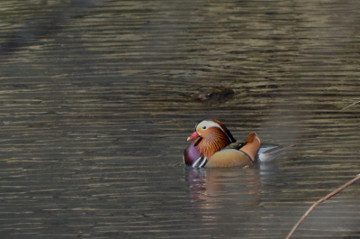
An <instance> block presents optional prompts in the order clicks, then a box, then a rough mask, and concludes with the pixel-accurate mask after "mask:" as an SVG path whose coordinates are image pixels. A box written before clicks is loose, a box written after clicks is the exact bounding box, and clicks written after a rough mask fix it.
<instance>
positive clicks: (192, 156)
mask: <svg viewBox="0 0 360 239" xmlns="http://www.w3.org/2000/svg"><path fill="white" fill-rule="evenodd" d="M200 156H201V155H200V153H199V150H198V147H197V141H194V142H192V143H191V144H190V145H189V146H188V147H187V148H186V149H185V150H184V161H185V164H187V165H193V163H194V162H195V161H196V160H197V159H198V158H199V157H200Z"/></svg>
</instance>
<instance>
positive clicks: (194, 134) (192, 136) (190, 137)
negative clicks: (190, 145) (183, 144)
mask: <svg viewBox="0 0 360 239" xmlns="http://www.w3.org/2000/svg"><path fill="white" fill-rule="evenodd" d="M198 137H200V135H199V133H198V132H197V131H194V133H192V134H191V135H190V136H189V137H188V138H187V141H190V140H193V139H196V138H198Z"/></svg>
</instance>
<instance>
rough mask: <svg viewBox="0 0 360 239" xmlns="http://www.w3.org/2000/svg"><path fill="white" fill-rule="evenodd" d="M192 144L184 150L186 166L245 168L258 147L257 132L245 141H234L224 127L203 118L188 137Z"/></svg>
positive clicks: (252, 160) (214, 121)
mask: <svg viewBox="0 0 360 239" xmlns="http://www.w3.org/2000/svg"><path fill="white" fill-rule="evenodd" d="M191 140H193V142H192V143H191V144H190V145H189V146H188V147H187V148H186V149H185V151H184V157H183V158H184V161H185V164H187V165H190V166H192V167H193V168H202V167H205V165H206V167H207V168H208V167H235V166H238V167H248V166H251V165H253V164H254V163H255V161H256V155H257V152H258V150H259V148H260V139H259V137H258V136H257V134H256V133H250V134H249V136H248V138H247V140H246V141H245V142H237V141H236V140H235V138H234V137H233V136H232V134H231V133H230V131H229V130H228V129H227V128H226V126H225V125H224V124H222V123H221V122H220V121H218V120H215V119H206V120H203V121H200V122H199V123H198V124H196V125H195V131H194V132H193V133H192V134H191V135H190V136H189V137H188V138H187V141H191Z"/></svg>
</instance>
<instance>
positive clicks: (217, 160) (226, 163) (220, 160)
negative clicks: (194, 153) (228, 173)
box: [206, 149, 253, 168]
mask: <svg viewBox="0 0 360 239" xmlns="http://www.w3.org/2000/svg"><path fill="white" fill-rule="evenodd" d="M252 164H253V162H252V160H251V159H250V157H249V156H248V155H247V154H246V153H244V152H242V151H239V150H235V149H223V150H220V151H218V152H216V153H215V154H214V155H213V156H211V158H210V159H209V161H208V162H207V164H206V167H207V168H211V167H213V168H215V167H248V166H250V165H252Z"/></svg>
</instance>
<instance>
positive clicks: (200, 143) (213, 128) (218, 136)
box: [187, 119, 236, 158]
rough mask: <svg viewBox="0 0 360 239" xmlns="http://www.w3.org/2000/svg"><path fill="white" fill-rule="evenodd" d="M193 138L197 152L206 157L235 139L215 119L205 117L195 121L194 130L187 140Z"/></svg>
mask: <svg viewBox="0 0 360 239" xmlns="http://www.w3.org/2000/svg"><path fill="white" fill-rule="evenodd" d="M195 139H196V143H195V145H196V146H197V148H198V150H199V153H200V154H201V155H204V156H205V157H206V158H210V157H211V156H212V155H213V154H214V153H216V152H217V151H219V150H221V149H223V148H225V147H226V146H227V145H229V144H231V143H233V142H235V141H236V140H235V138H234V137H233V136H232V134H231V133H230V131H229V130H228V129H227V128H226V126H225V125H224V124H222V123H221V122H220V121H218V120H215V119H206V120H202V121H200V122H199V123H197V124H196V125H195V131H194V132H193V133H192V134H191V135H190V136H189V137H188V139H187V140H188V141H190V140H195Z"/></svg>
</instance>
